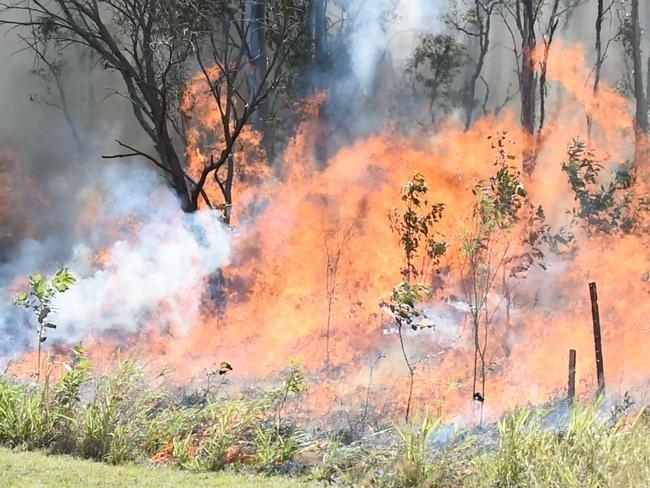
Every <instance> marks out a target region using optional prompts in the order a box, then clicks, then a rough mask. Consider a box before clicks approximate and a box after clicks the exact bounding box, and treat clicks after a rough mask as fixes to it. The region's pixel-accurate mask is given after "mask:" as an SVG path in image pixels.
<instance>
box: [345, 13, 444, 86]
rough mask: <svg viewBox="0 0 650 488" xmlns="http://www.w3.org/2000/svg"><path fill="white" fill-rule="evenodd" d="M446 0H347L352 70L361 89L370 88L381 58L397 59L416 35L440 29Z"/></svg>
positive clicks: (404, 54)
mask: <svg viewBox="0 0 650 488" xmlns="http://www.w3.org/2000/svg"><path fill="white" fill-rule="evenodd" d="M445 3H446V0H433V1H431V0H428V1H427V0H370V1H365V0H351V1H350V4H349V10H350V12H351V13H352V14H353V16H354V17H353V18H354V25H353V32H352V34H351V36H350V41H351V42H350V62H351V67H352V71H353V72H354V74H355V76H356V77H357V79H358V81H359V84H360V85H361V88H362V89H363V90H364V92H365V93H368V92H369V91H370V90H371V87H372V84H373V82H374V80H375V75H376V71H377V65H378V63H379V61H380V60H381V59H382V58H385V57H386V55H387V54H390V56H389V58H390V59H391V60H393V61H395V62H397V63H399V62H402V61H404V60H405V59H406V58H407V57H409V56H410V55H411V53H412V49H413V47H414V45H415V43H416V40H417V38H418V37H419V36H420V35H422V34H425V33H428V32H440V30H441V29H442V28H443V26H442V22H441V19H440V14H441V12H442V6H443V4H445Z"/></svg>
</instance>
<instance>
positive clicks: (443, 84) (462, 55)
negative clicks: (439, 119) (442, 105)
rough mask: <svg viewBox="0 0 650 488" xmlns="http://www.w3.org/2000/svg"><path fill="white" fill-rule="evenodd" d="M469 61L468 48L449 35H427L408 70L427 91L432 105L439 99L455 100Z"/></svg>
mask: <svg viewBox="0 0 650 488" xmlns="http://www.w3.org/2000/svg"><path fill="white" fill-rule="evenodd" d="M466 61H467V53H466V51H465V47H464V46H463V45H462V44H461V43H459V42H458V41H456V39H455V38H454V37H453V36H450V35H448V34H437V35H434V34H425V35H423V36H421V37H420V42H419V44H418V46H417V47H416V48H415V51H414V53H413V58H412V59H411V61H410V64H409V66H408V67H407V72H409V73H411V74H412V75H413V77H414V79H415V81H416V82H417V83H418V84H419V85H421V86H422V87H424V88H425V90H426V91H427V92H428V94H429V97H430V99H431V104H432V105H433V103H434V102H435V101H436V100H438V99H439V98H440V97H446V98H447V99H451V100H453V99H454V98H455V97H457V96H458V93H455V92H454V91H453V90H452V87H453V82H454V80H455V78H456V76H457V75H458V72H459V70H460V68H461V67H462V66H464V64H465V63H466Z"/></svg>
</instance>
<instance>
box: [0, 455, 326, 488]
mask: <svg viewBox="0 0 650 488" xmlns="http://www.w3.org/2000/svg"><path fill="white" fill-rule="evenodd" d="M0 486H2V487H5V488H14V487H15V488H18V487H20V488H23V487H25V488H30V487H46V486H47V487H48V488H59V487H61V488H63V487H78V486H83V487H84V488H92V487H130V486H137V487H138V488H148V487H155V488H163V487H174V488H185V487H187V488H190V487H192V488H194V487H198V486H200V487H215V488H216V487H248V486H250V487H260V488H265V487H266V488H301V487H303V488H307V487H309V486H321V485H319V484H316V483H313V484H308V483H306V482H305V483H303V482H300V481H297V480H292V479H286V478H281V477H264V476H254V475H244V474H234V473H229V472H227V471H222V472H219V473H190V472H187V471H180V470H177V469H173V468H169V467H166V466H160V467H149V466H136V465H129V466H110V465H108V464H105V463H98V462H94V461H85V460H80V459H74V458H71V457H69V456H52V455H46V454H43V453H40V452H16V451H12V450H9V449H5V448H0Z"/></svg>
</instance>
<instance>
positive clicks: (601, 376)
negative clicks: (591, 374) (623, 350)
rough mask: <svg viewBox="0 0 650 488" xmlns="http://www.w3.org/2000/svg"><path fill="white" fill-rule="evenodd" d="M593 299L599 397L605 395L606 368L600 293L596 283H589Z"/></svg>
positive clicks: (592, 312)
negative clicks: (604, 363)
mask: <svg viewBox="0 0 650 488" xmlns="http://www.w3.org/2000/svg"><path fill="white" fill-rule="evenodd" d="M589 295H590V297H591V318H592V319H593V323H594V344H595V346H596V376H597V378H598V391H597V393H596V396H597V397H600V396H601V395H602V394H603V393H605V367H604V365H603V344H602V341H601V336H600V313H599V312H598V291H597V290H596V283H593V282H592V283H589Z"/></svg>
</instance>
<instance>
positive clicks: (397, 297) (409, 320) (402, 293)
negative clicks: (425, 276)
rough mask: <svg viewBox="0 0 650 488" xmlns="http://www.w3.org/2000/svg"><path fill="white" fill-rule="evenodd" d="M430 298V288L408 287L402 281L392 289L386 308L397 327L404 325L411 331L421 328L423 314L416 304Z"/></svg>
mask: <svg viewBox="0 0 650 488" xmlns="http://www.w3.org/2000/svg"><path fill="white" fill-rule="evenodd" d="M430 296H431V288H430V287H429V286H427V285H423V284H416V285H410V284H408V283H407V282H405V281H403V282H401V283H400V284H398V285H397V286H396V287H395V288H393V292H392V293H391V296H390V303H388V304H387V305H388V308H389V310H390V311H391V313H392V314H393V316H394V317H395V320H396V321H397V323H398V325H399V326H402V325H406V326H408V327H411V328H412V329H413V330H417V329H419V328H421V327H423V325H422V322H421V319H422V318H423V317H424V316H425V315H424V312H423V311H422V310H421V309H420V308H419V307H418V303H419V302H421V301H422V300H424V299H425V298H428V297H430Z"/></svg>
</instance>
